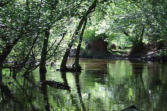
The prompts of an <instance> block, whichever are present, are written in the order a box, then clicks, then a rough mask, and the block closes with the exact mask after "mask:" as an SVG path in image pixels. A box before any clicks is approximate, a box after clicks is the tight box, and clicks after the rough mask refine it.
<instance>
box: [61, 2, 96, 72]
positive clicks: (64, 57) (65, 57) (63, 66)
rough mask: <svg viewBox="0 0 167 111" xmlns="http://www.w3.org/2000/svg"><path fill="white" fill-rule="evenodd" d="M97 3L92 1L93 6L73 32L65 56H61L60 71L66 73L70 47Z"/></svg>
mask: <svg viewBox="0 0 167 111" xmlns="http://www.w3.org/2000/svg"><path fill="white" fill-rule="evenodd" d="M97 1H98V0H94V2H93V4H92V5H91V6H90V7H89V9H88V10H87V12H86V13H85V14H84V16H83V17H82V19H81V20H80V22H79V25H78V27H77V28H76V30H75V32H74V34H73V36H72V40H71V42H70V43H69V44H68V48H67V49H66V52H65V54H64V56H63V60H62V62H61V66H60V70H61V71H67V67H66V63H67V60H68V56H69V54H70V50H71V47H72V46H73V43H74V40H75V38H76V36H77V35H78V33H79V31H80V29H81V28H82V25H83V23H84V21H85V20H86V19H87V17H88V15H89V14H90V13H92V12H93V11H94V9H95V8H96V4H97Z"/></svg>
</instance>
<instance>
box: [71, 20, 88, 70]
mask: <svg viewBox="0 0 167 111" xmlns="http://www.w3.org/2000/svg"><path fill="white" fill-rule="evenodd" d="M86 23H87V20H85V23H84V26H83V28H82V31H81V34H80V37H79V43H78V46H77V51H76V56H75V62H74V64H73V69H74V70H75V71H81V66H80V64H79V54H80V50H81V44H82V40H83V33H84V30H85V27H86Z"/></svg>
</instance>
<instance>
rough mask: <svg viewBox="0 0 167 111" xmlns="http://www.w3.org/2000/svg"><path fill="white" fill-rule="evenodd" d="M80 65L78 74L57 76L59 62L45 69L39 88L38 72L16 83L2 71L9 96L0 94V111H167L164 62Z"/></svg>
mask: <svg viewBox="0 0 167 111" xmlns="http://www.w3.org/2000/svg"><path fill="white" fill-rule="evenodd" d="M71 63H73V60H72V59H70V60H69V63H68V64H69V65H70V64H71ZM80 63H81V66H82V68H83V70H82V72H81V73H69V72H68V73H60V72H57V71H56V67H57V68H58V67H59V65H58V64H56V65H55V66H52V67H50V66H48V71H47V80H49V81H52V82H49V83H48V84H50V85H46V86H45V85H44V86H43V87H42V88H41V83H40V82H39V72H38V70H36V71H34V72H33V73H31V74H30V77H29V78H26V79H25V78H24V77H23V76H22V74H20V75H18V77H17V79H16V80H14V79H13V78H12V77H10V74H9V72H8V71H7V70H4V71H3V73H4V75H3V82H4V84H6V85H8V87H9V89H10V90H11V92H12V95H13V97H12V99H11V98H9V97H5V100H3V99H2V94H1V93H0V111H46V110H47V111H49V110H50V111H120V110H122V109H124V108H125V107H128V106H130V105H135V106H137V107H138V108H139V109H140V110H141V111H167V64H160V63H152V62H148V63H141V62H130V61H126V60H97V59H93V60H92V59H81V61H80ZM53 81H56V82H53Z"/></svg>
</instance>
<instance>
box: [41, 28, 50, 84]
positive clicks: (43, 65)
mask: <svg viewBox="0 0 167 111" xmlns="http://www.w3.org/2000/svg"><path fill="white" fill-rule="evenodd" d="M49 31H50V28H47V29H46V30H45V37H44V42H43V48H42V52H41V61H40V71H39V72H40V81H41V82H44V81H45V80H46V71H47V70H46V55H47V47H48V40H49V36H50V32H49Z"/></svg>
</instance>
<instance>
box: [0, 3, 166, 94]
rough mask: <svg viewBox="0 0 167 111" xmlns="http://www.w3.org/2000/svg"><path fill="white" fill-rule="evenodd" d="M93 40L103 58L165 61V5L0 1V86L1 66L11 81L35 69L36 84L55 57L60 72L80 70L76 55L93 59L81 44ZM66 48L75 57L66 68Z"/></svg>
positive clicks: (43, 76)
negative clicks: (100, 44) (102, 47)
mask: <svg viewBox="0 0 167 111" xmlns="http://www.w3.org/2000/svg"><path fill="white" fill-rule="evenodd" d="M95 40H101V41H104V42H106V44H107V51H106V52H105V53H106V54H104V53H103V52H101V53H102V54H101V55H102V56H104V57H109V58H110V57H111V56H113V55H114V56H115V55H116V56H118V55H119V56H120V55H122V54H124V55H123V56H126V57H127V56H129V57H145V58H150V57H154V58H155V57H160V58H161V57H162V58H163V59H162V60H165V58H166V56H167V49H166V47H167V1H166V0H158V1H156V0H0V86H1V88H4V87H5V85H4V84H3V79H2V78H3V69H4V68H9V69H10V71H11V73H12V76H13V78H16V76H17V74H22V75H24V76H28V75H29V73H30V72H32V71H33V70H35V69H36V68H38V67H39V73H40V81H41V82H43V81H45V80H46V71H47V70H46V64H48V63H52V64H53V62H56V60H57V59H62V62H61V66H60V70H61V71H80V70H81V66H80V65H79V57H80V56H81V55H82V54H83V55H89V54H90V55H91V57H94V55H92V54H93V53H88V51H87V50H88V48H87V45H88V44H89V43H90V42H91V41H95ZM71 49H76V52H75V58H76V59H75V62H74V64H73V65H72V68H71V69H69V68H67V66H66V63H67V60H68V57H69V54H70V50H71ZM80 52H81V53H82V54H81V53H80ZM80 54H81V55H80ZM61 57H62V58H61ZM86 57H89V56H86ZM20 72H21V73H20ZM43 88H44V89H45V87H43ZM2 92H3V91H2Z"/></svg>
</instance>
